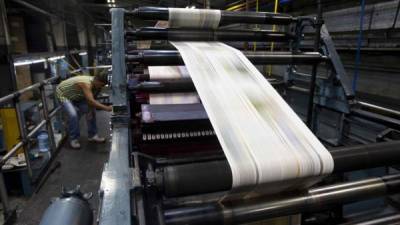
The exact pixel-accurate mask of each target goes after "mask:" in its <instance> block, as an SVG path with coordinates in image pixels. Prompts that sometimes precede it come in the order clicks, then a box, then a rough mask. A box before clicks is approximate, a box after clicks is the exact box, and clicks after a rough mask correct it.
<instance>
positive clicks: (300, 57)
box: [126, 50, 329, 66]
mask: <svg viewBox="0 0 400 225" xmlns="http://www.w3.org/2000/svg"><path fill="white" fill-rule="evenodd" d="M130 53H132V52H130ZM136 53H137V54H134V55H133V54H128V55H127V56H126V60H127V61H128V62H131V63H142V64H144V65H147V66H169V65H183V64H184V63H183V60H182V58H181V56H180V54H179V52H178V51H172V50H161V51H157V50H144V51H140V52H136ZM245 56H246V57H247V58H248V59H249V60H250V61H251V62H252V63H253V64H255V65H265V64H273V65H286V64H292V65H297V64H302V65H303V64H308V65H313V64H315V63H319V62H322V61H327V60H328V59H329V58H328V57H326V56H322V55H321V54H320V53H315V52H308V53H299V54H291V53H289V52H280V53H273V54H271V53H270V52H268V53H265V52H264V53H254V52H246V53H245Z"/></svg>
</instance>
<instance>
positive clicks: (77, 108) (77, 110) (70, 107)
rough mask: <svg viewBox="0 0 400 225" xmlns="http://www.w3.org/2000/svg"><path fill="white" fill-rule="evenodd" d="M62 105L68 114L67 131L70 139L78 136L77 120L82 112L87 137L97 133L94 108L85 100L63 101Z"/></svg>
mask: <svg viewBox="0 0 400 225" xmlns="http://www.w3.org/2000/svg"><path fill="white" fill-rule="evenodd" d="M62 106H63V109H64V112H66V113H67V115H68V132H69V138H70V140H75V139H78V138H79V136H80V129H79V120H80V118H81V116H82V115H83V114H86V122H87V129H88V137H89V138H90V137H93V136H94V135H95V134H97V125H96V110H95V109H94V108H89V106H88V104H87V103H86V101H79V102H72V101H64V102H63V103H62Z"/></svg>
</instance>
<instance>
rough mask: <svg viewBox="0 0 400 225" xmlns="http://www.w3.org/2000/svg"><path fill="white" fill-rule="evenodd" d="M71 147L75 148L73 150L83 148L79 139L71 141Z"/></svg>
mask: <svg viewBox="0 0 400 225" xmlns="http://www.w3.org/2000/svg"><path fill="white" fill-rule="evenodd" d="M69 145H70V146H71V148H73V149H80V148H81V144H79V141H78V139H74V140H71V141H70V142H69Z"/></svg>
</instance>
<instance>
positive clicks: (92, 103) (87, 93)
mask: <svg viewBox="0 0 400 225" xmlns="http://www.w3.org/2000/svg"><path fill="white" fill-rule="evenodd" d="M77 85H78V87H79V88H81V89H82V91H83V94H84V95H85V98H86V101H87V103H88V105H90V106H93V107H95V108H96V109H101V110H105V111H108V112H111V111H112V106H107V105H103V104H101V103H100V102H98V101H96V99H94V96H93V93H92V89H91V87H90V85H89V84H86V83H78V84H77Z"/></svg>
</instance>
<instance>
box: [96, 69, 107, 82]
mask: <svg viewBox="0 0 400 225" xmlns="http://www.w3.org/2000/svg"><path fill="white" fill-rule="evenodd" d="M94 78H95V79H96V80H98V81H100V82H102V83H105V84H107V83H108V69H99V70H97V73H96V75H95V76H94Z"/></svg>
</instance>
